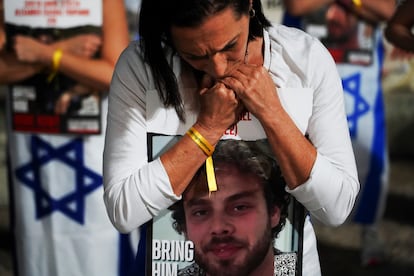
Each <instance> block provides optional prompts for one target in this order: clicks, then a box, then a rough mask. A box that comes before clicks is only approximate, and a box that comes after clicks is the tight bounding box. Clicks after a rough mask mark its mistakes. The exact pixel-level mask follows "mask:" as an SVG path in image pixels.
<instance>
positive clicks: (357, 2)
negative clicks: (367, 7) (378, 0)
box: [352, 0, 362, 9]
mask: <svg viewBox="0 0 414 276" xmlns="http://www.w3.org/2000/svg"><path fill="white" fill-rule="evenodd" d="M352 3H353V4H354V6H355V7H357V8H358V9H359V8H361V7H362V0H352Z"/></svg>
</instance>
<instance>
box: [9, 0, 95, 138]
mask: <svg viewBox="0 0 414 276" xmlns="http://www.w3.org/2000/svg"><path fill="white" fill-rule="evenodd" d="M4 16H5V30H6V36H7V45H6V47H7V49H8V50H9V51H11V52H12V51H13V37H14V36H16V35H23V36H28V37H31V38H34V39H35V40H37V41H40V42H42V43H45V44H49V45H53V44H54V43H56V42H57V41H59V40H63V39H70V38H74V37H76V36H79V35H82V34H88V35H90V34H93V35H97V36H100V35H101V26H102V1H97V0H95V1H79V0H54V1H53V0H39V1H28V0H5V1H4ZM55 45H57V44H55ZM58 47H59V46H56V48H58ZM62 55H64V52H63V54H62ZM98 55H99V50H98V51H97V52H96V53H95V55H94V56H95V57H97V56H98ZM84 58H86V57H84ZM92 58H93V57H92ZM9 93H10V97H9V106H10V110H11V112H12V114H11V116H12V127H13V130H15V131H23V132H31V133H53V134H88V135H91V134H99V133H101V128H102V126H101V122H100V117H101V96H100V93H98V92H97V91H94V90H92V89H91V88H89V87H85V86H82V85H80V84H78V83H77V82H76V81H75V80H73V79H71V78H69V77H67V76H65V75H63V74H60V73H57V74H54V73H53V72H52V71H51V69H50V68H44V70H42V71H40V73H38V74H36V75H34V76H32V77H30V78H29V79H27V80H25V81H23V82H19V84H16V85H10V86H9ZM62 106H64V107H62Z"/></svg>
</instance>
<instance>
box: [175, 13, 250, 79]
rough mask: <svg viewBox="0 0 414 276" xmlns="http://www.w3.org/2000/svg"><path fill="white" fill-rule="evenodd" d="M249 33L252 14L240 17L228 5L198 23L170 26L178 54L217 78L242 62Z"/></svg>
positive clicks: (198, 68)
mask: <svg viewBox="0 0 414 276" xmlns="http://www.w3.org/2000/svg"><path fill="white" fill-rule="evenodd" d="M248 35H249V16H248V15H242V16H240V17H237V16H236V15H235V14H234V12H233V9H232V8H227V9H225V10H223V11H221V12H219V13H217V14H214V15H212V16H210V17H208V18H207V19H206V20H205V21H204V22H203V23H202V24H201V25H200V26H198V27H176V26H173V27H171V37H172V42H173V44H174V47H175V48H176V50H177V52H178V54H179V55H180V56H181V57H182V58H183V59H184V60H185V61H186V62H187V63H189V64H190V65H191V66H192V67H193V68H195V69H197V70H199V71H203V72H205V73H206V74H208V75H210V76H211V77H212V78H214V79H219V78H222V77H224V76H226V74H227V73H228V72H230V71H231V70H232V69H233V68H234V67H235V65H236V64H237V63H240V62H243V61H244V57H245V55H246V47H247V41H248Z"/></svg>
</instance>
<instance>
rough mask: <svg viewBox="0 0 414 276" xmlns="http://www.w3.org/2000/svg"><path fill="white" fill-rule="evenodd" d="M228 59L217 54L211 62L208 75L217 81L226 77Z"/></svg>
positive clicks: (212, 57)
mask: <svg viewBox="0 0 414 276" xmlns="http://www.w3.org/2000/svg"><path fill="white" fill-rule="evenodd" d="M227 66H228V64H227V58H226V56H225V55H224V54H221V53H215V54H214V55H213V56H211V58H210V61H209V68H208V71H209V72H208V73H209V75H210V76H212V77H213V78H215V79H219V78H221V77H223V76H225V74H226V72H227Z"/></svg>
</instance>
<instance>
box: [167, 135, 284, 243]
mask: <svg viewBox="0 0 414 276" xmlns="http://www.w3.org/2000/svg"><path fill="white" fill-rule="evenodd" d="M213 160H214V164H215V165H216V166H219V165H220V164H223V163H225V164H231V165H234V166H236V167H237V168H238V170H239V171H242V172H248V173H251V174H254V175H257V176H258V177H260V178H261V179H262V181H263V195H264V198H265V200H266V206H267V209H268V212H269V213H270V212H271V211H272V210H273V208H274V207H275V206H277V207H278V208H279V209H280V221H279V224H278V225H277V226H275V227H273V229H272V234H273V237H275V238H276V237H277V236H278V234H279V232H280V231H281V230H282V229H283V227H284V225H285V223H286V218H287V216H288V206H289V202H290V195H289V194H288V193H287V192H286V190H285V185H286V184H285V181H284V179H283V177H282V175H281V172H280V169H279V167H278V166H277V164H276V162H275V160H274V159H273V158H272V157H271V153H270V150H269V146H268V144H267V142H266V141H264V140H263V141H254V142H246V141H241V140H222V141H220V142H219V143H218V144H217V146H216V149H215V151H214V154H213ZM205 177H206V172H205V166H201V168H200V169H199V170H198V171H197V173H196V174H195V175H194V177H193V179H192V182H193V181H199V179H201V178H205ZM184 193H185V192H184ZM170 210H172V211H173V212H172V215H171V216H172V218H173V220H174V221H173V227H174V229H175V230H176V231H177V232H178V233H179V234H181V233H183V232H185V229H186V222H185V210H184V206H183V201H182V200H179V201H177V202H176V203H175V204H174V205H172V206H171V207H170Z"/></svg>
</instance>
